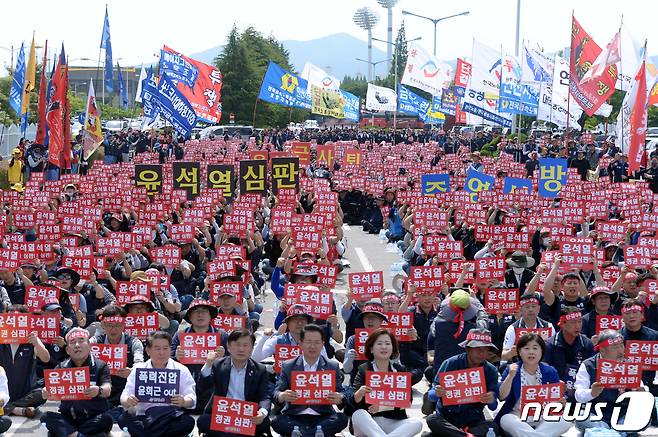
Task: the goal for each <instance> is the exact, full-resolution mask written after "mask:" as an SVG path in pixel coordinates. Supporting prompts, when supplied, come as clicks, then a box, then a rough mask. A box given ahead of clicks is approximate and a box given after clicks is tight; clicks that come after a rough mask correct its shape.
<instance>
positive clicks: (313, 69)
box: [300, 62, 340, 93]
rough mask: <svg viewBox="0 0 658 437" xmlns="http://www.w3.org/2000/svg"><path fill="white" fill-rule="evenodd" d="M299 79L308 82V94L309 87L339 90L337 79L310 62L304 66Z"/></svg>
mask: <svg viewBox="0 0 658 437" xmlns="http://www.w3.org/2000/svg"><path fill="white" fill-rule="evenodd" d="M300 77H301V78H302V79H305V80H306V81H307V82H308V88H307V90H308V92H309V93H310V92H311V85H315V86H317V87H319V88H324V89H329V90H336V91H338V90H339V89H340V81H339V80H338V79H336V78H335V77H333V76H332V75H330V74H328V73H327V72H326V71H324V70H323V69H322V68H320V67H318V66H317V65H314V64H311V63H310V62H307V63H306V64H304V69H303V70H302V74H301V75H300Z"/></svg>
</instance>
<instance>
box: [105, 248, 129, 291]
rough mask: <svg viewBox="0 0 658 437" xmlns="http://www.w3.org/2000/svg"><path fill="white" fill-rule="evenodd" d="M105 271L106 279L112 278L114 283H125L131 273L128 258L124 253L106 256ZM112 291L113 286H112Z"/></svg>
mask: <svg viewBox="0 0 658 437" xmlns="http://www.w3.org/2000/svg"><path fill="white" fill-rule="evenodd" d="M105 270H106V273H105V274H106V276H107V278H108V279H109V278H112V279H114V280H115V281H127V280H129V279H130V275H131V274H132V272H133V269H132V266H131V265H130V262H128V257H127V256H126V254H124V253H120V254H117V255H106V256H105ZM108 273H109V275H108ZM112 289H114V284H113V285H112Z"/></svg>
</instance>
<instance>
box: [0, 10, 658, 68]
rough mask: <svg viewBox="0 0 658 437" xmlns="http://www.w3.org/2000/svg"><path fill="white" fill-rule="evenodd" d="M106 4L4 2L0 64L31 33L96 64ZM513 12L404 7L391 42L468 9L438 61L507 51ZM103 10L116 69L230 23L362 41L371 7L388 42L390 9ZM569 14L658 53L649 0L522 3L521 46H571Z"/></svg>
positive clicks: (447, 30)
mask: <svg viewBox="0 0 658 437" xmlns="http://www.w3.org/2000/svg"><path fill="white" fill-rule="evenodd" d="M105 4H106V2H104V1H97V0H85V1H82V0H67V1H52V0H32V1H29V2H26V1H22V2H16V1H11V2H7V3H6V4H3V10H4V11H5V13H3V20H2V21H3V22H2V24H1V25H0V65H7V64H9V62H10V50H9V48H10V47H11V46H12V45H13V46H14V47H15V48H17V47H20V44H21V42H22V41H25V44H26V46H27V47H29V43H30V39H31V35H32V30H33V29H34V30H35V32H36V39H37V44H43V41H44V40H45V39H48V43H49V52H51V50H50V48H52V47H53V46H55V47H57V49H58V50H59V46H60V44H61V42H62V41H64V43H65V47H66V52H67V54H68V56H69V59H70V61H71V63H72V64H77V65H81V64H82V65H84V64H85V62H84V61H79V60H77V59H79V58H90V59H92V60H93V61H91V62H86V63H87V64H92V65H96V61H97V59H98V56H99V45H100V38H101V31H102V26H103V16H104V13H105ZM516 4H517V1H516V0H462V1H460V2H446V1H438V0H400V1H399V2H398V4H397V6H396V7H395V9H394V15H393V21H394V37H395V33H396V31H397V28H398V27H399V25H400V22H401V20H402V19H403V15H402V14H401V11H402V10H403V9H406V10H409V11H411V12H415V13H418V14H421V15H426V16H430V17H435V18H438V17H442V16H447V15H452V14H456V13H460V12H463V11H466V10H468V11H470V15H468V16H464V17H458V18H453V19H450V20H446V21H445V22H441V23H439V26H438V32H437V40H438V43H437V55H438V56H439V58H443V59H454V58H456V57H458V56H465V57H470V56H471V47H472V39H473V38H476V39H479V40H481V41H483V42H484V43H486V44H488V45H490V46H493V47H497V46H499V45H501V44H502V46H503V47H504V48H505V49H508V50H509V52H510V53H511V52H513V50H514V39H515V23H516ZM107 5H108V11H109V17H110V30H111V37H112V48H113V53H114V59H115V60H116V59H117V58H121V60H120V61H119V62H120V63H121V64H122V65H139V64H141V63H148V62H154V61H155V60H156V58H155V57H154V54H155V53H157V52H158V50H159V49H160V48H161V47H162V45H163V44H167V45H168V46H170V47H172V48H174V49H176V50H178V51H180V52H182V53H185V54H192V53H196V52H200V51H203V50H205V49H208V48H211V47H214V46H217V45H220V44H224V43H225V41H226V36H227V34H228V32H229V30H230V29H231V26H232V25H233V24H234V23H235V24H236V25H237V26H238V27H239V28H242V29H243V28H245V27H247V26H250V25H252V26H254V27H255V28H257V29H259V30H260V31H262V32H263V33H264V34H266V35H267V34H269V33H272V34H273V35H274V36H275V37H276V38H277V39H279V40H288V39H294V40H301V41H304V40H309V39H314V38H318V37H322V36H326V35H329V34H332V33H338V32H345V33H349V34H352V35H354V36H356V37H358V38H361V39H363V40H364V41H365V40H366V32H365V31H363V30H361V29H360V28H358V27H357V26H356V25H355V24H354V23H353V21H352V16H353V14H354V12H355V11H356V9H358V8H359V7H362V6H370V7H371V8H373V9H374V10H375V11H376V12H377V13H378V14H379V16H380V20H379V24H378V25H377V27H376V28H375V29H374V32H373V34H374V36H375V37H378V38H382V39H385V38H386V20H387V18H386V10H385V9H383V8H382V7H380V6H379V5H378V3H377V2H376V0H351V1H350V0H333V1H326V0H325V1H317V0H286V1H282V2H280V1H268V0H261V1H256V0H239V1H224V0H212V1H211V0H206V1H199V0H182V1H181V0H176V1H173V0H161V1H157V2H154V1H148V0H144V1H142V0H110V1H107ZM27 7H29V9H30V11H29V12H28V11H27V10H26V8H27ZM572 8H575V15H576V18H577V19H578V20H579V21H580V23H581V24H582V25H583V27H584V28H585V29H586V30H587V31H588V32H589V33H590V34H591V35H592V36H593V38H594V39H595V41H596V42H597V43H598V44H599V45H601V46H605V44H606V43H607V42H608V41H609V40H610V39H611V38H612V36H613V35H614V33H615V31H616V30H617V28H618V27H619V23H620V20H621V16H622V13H623V14H624V23H625V24H626V25H627V26H628V27H629V29H630V31H631V33H632V34H633V35H634V37H635V38H636V39H637V40H638V41H640V42H641V41H643V40H644V39H645V38H647V39H648V41H649V43H648V52H649V53H650V54H655V53H658V26H656V25H655V19H656V18H655V17H656V14H657V13H658V4H657V3H656V2H655V1H654V0H648V1H640V0H624V1H610V0H578V1H567V0H551V1H548V2H546V1H539V0H522V4H521V38H522V39H526V40H529V41H532V42H535V43H538V44H539V45H540V46H541V47H543V48H544V50H545V51H547V52H554V51H556V50H559V49H561V48H564V47H565V46H567V45H568V44H569V33H570V17H571V11H572ZM404 18H405V21H406V23H405V24H406V28H407V37H408V38H415V37H417V36H421V37H422V41H420V43H421V44H422V45H424V46H425V47H427V48H428V49H430V50H431V49H432V45H433V25H432V23H430V22H429V21H426V20H422V19H419V18H415V17H410V16H406V17H404ZM652 43H653V44H655V46H652ZM364 44H365V42H364ZM376 44H377V43H376ZM380 48H381V49H382V50H386V47H385V44H380ZM26 50H27V49H26ZM26 55H27V53H26ZM39 62H40V60H39Z"/></svg>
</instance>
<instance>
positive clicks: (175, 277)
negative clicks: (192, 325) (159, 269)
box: [166, 259, 203, 310]
mask: <svg viewBox="0 0 658 437" xmlns="http://www.w3.org/2000/svg"><path fill="white" fill-rule="evenodd" d="M166 271H167V273H168V274H169V275H170V276H169V277H170V280H171V285H173V286H174V287H176V291H177V292H178V298H179V299H180V302H181V305H182V308H183V310H186V309H187V307H188V306H189V305H190V302H192V300H193V299H194V290H195V287H196V283H195V282H194V281H192V280H191V276H192V272H193V271H194V265H193V264H191V263H190V262H189V261H186V260H184V259H183V260H181V262H180V264H178V265H177V266H176V268H174V269H172V268H170V267H167V268H166ZM202 283H203V282H202ZM191 284H194V286H192V287H191Z"/></svg>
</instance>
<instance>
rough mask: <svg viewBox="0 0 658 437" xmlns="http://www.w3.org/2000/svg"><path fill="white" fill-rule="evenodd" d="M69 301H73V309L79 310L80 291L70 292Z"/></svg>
mask: <svg viewBox="0 0 658 437" xmlns="http://www.w3.org/2000/svg"><path fill="white" fill-rule="evenodd" d="M69 302H71V308H73V311H79V310H80V293H70V294H69Z"/></svg>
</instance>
